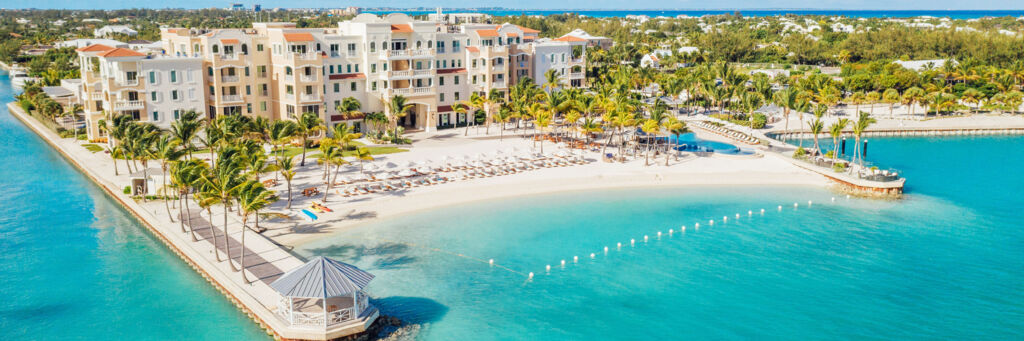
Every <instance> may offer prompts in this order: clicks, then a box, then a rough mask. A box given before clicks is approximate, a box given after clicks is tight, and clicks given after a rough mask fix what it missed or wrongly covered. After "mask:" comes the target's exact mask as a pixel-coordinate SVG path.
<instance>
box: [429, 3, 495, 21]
mask: <svg viewBox="0 0 1024 341" xmlns="http://www.w3.org/2000/svg"><path fill="white" fill-rule="evenodd" d="M490 19H491V16H490V15H488V14H484V13H441V8H440V7H438V8H437V12H435V13H430V14H427V21H433V22H438V23H443V24H448V25H459V24H482V23H486V22H487V21H488V20H490Z"/></svg>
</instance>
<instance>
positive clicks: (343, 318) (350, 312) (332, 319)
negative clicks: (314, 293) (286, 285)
mask: <svg viewBox="0 0 1024 341" xmlns="http://www.w3.org/2000/svg"><path fill="white" fill-rule="evenodd" d="M288 304H289V302H288V300H287V299H281V300H280V301H279V302H278V303H277V315H278V316H280V317H281V318H282V319H284V320H285V321H287V322H289V324H290V325H291V326H292V327H299V328H311V329H320V328H328V327H331V326H334V325H337V324H342V323H346V322H349V321H354V320H356V319H358V318H359V316H358V315H356V307H348V308H343V309H338V310H334V311H330V312H327V313H326V314H324V313H323V312H301V311H291V310H290V309H288ZM356 305H357V306H358V310H359V312H360V313H362V312H365V311H366V310H367V309H369V306H370V304H369V300H368V298H367V296H366V295H363V294H359V295H358V298H357V300H356Z"/></svg>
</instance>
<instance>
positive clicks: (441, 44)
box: [437, 41, 444, 53]
mask: <svg viewBox="0 0 1024 341" xmlns="http://www.w3.org/2000/svg"><path fill="white" fill-rule="evenodd" d="M437 53H444V42H443V41H439V42H437Z"/></svg>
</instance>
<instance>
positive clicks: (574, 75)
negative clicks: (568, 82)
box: [569, 71, 585, 79]
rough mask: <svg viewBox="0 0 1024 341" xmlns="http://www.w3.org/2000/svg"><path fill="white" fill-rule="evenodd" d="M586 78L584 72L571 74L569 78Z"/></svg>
mask: <svg viewBox="0 0 1024 341" xmlns="http://www.w3.org/2000/svg"><path fill="white" fill-rule="evenodd" d="M584 76H585V74H584V73H583V72H582V71H580V72H570V73H569V78H571V79H581V78H583V77H584Z"/></svg>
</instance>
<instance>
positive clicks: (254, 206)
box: [229, 180, 277, 283]
mask: <svg viewBox="0 0 1024 341" xmlns="http://www.w3.org/2000/svg"><path fill="white" fill-rule="evenodd" d="M236 191H237V196H238V203H239V208H240V209H241V211H242V228H241V230H242V236H241V244H242V248H241V251H239V253H240V254H241V255H239V256H238V264H239V269H238V270H236V271H240V272H241V273H242V281H244V282H245V283H249V279H248V278H246V277H245V230H248V229H249V225H248V224H247V223H248V221H249V215H250V214H255V215H256V230H257V231H259V213H260V212H259V211H260V210H261V209H263V208H265V207H267V206H269V205H270V204H271V203H273V202H274V201H275V200H277V199H276V198H275V197H274V192H273V191H270V190H267V189H266V188H264V187H263V184H261V183H260V182H259V181H255V180H249V181H246V182H244V183H242V184H241V185H239V186H238V188H237V190H236ZM229 257H230V256H229ZM229 263H230V262H229Z"/></svg>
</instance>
